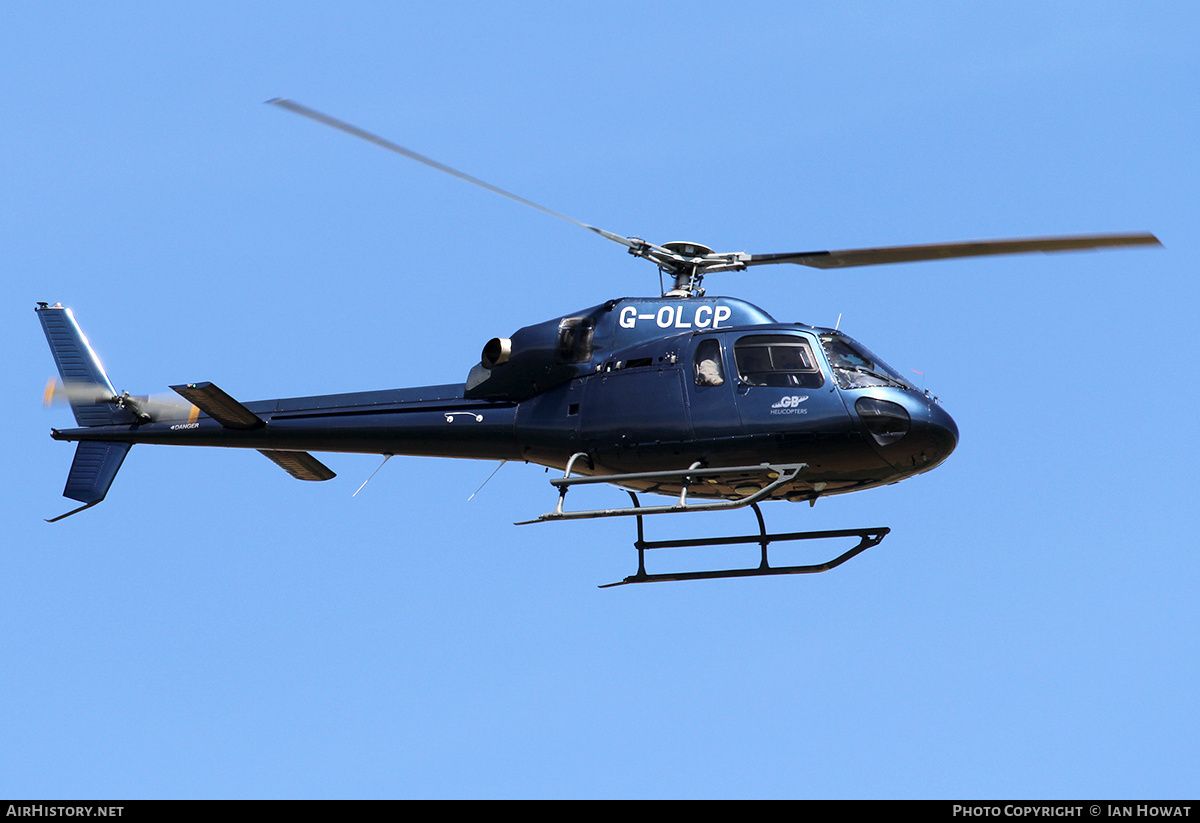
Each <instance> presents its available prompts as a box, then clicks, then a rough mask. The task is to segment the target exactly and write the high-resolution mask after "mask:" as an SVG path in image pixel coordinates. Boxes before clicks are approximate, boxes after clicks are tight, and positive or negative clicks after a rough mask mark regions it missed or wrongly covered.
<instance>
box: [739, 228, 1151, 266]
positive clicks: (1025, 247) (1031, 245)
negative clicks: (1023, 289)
mask: <svg viewBox="0 0 1200 823" xmlns="http://www.w3.org/2000/svg"><path fill="white" fill-rule="evenodd" d="M1161 245H1162V243H1161V242H1159V239H1158V238H1157V237H1155V236H1154V235H1153V234H1083V235H1070V236H1066V237H1033V238H1027V239H1023V240H971V241H967V242H963V243H931V244H928V245H922V246H885V247H883V248H878V249H845V250H843V251H808V252H794V253H790V254H752V255H749V259H748V260H746V261H745V263H746V265H747V266H763V265H768V264H771V263H795V264H796V265H798V266H811V267H812V268H815V269H840V268H849V267H851V266H879V265H883V264H885V263H915V262H917V261H920V260H945V259H949V258H954V257H983V256H985V255H992V254H1025V253H1028V252H1035V251H1040V252H1056V251H1078V250H1081V249H1099V248H1105V247H1110V246H1161Z"/></svg>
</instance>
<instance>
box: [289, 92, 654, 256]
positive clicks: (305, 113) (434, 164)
mask: <svg viewBox="0 0 1200 823" xmlns="http://www.w3.org/2000/svg"><path fill="white" fill-rule="evenodd" d="M267 102H268V103H269V104H271V105H273V106H279V107H280V108H282V109H287V110H288V111H290V112H292V113H294V114H299V115H300V116H302V117H307V118H308V119H309V120H316V121H317V122H318V123H324V124H325V125H326V126H330V127H331V128H335V129H337V130H338V131H344V132H346V133H347V134H351V135H354V136H355V137H358V138H360V139H362V140H366V141H367V142H368V143H374V144H375V145H376V146H379V147H380V148H384V149H387V150H388V151H391V152H395V153H396V154H400V155H403V156H404V157H407V158H409V159H410V160H416V161H417V162H418V163H424V164H425V165H426V166H429V167H430V168H434V169H437V170H438V171H442V172H445V173H446V174H449V175H452V176H454V177H457V178H458V179H459V180H465V181H467V182H468V183H473V184H475V185H476V186H479V187H480V188H484V189H487V190H488V191H490V192H494V193H496V194H499V195H502V196H504V197H507V198H508V199H509V200H515V201H517V202H518V203H521V204H523V205H526V206H530V207H532V208H535V209H537V210H538V211H540V212H544V213H545V214H548V215H550V216H551V217H557V218H558V219H559V220H566V221H567V222H568V223H571V224H572V225H575V226H579V227H580V228H583V229H587V230H588V231H591V232H595V233H596V234H598V235H600V236H601V237H604V238H606V239H608V240H612V241H613V242H614V243H620V244H621V245H622V246H625V247H626V248H629V249H638V248H643V247H647V246H649V247H650V248H654V249H657V248H658V247H657V246H653V245H652V244H650V243H646V242H645V241H643V240H639V239H636V238H630V237H622V236H621V235H619V234H613V233H612V232H610V231H605V230H604V229H601V228H597V227H596V226H589V225H588V224H587V223H582V222H580V221H579V220H576V219H575V218H573V217H568V216H567V215H565V214H561V213H559V212H556V211H554V210H553V209H548V208H546V207H545V206H542V205H539V204H537V203H535V202H533V201H532V200H526V199H525V198H524V197H521V196H520V195H518V194H513V193H512V192H510V191H505V190H504V189H502V188H500V187H499V186H493V185H492V184H491V183H488V182H485V181H483V180H480V179H479V178H478V177H472V176H471V175H469V174H467V173H466V172H461V171H459V170H458V169H455V168H451V167H450V166H447V165H446V164H445V163H439V162H438V161H436V160H434V159H432V158H430V157H426V156H425V155H423V154H417V153H416V152H415V151H413V150H412V149H406V148H404V146H401V145H397V144H396V143H393V142H392V141H390V140H385V139H384V138H382V137H380V136H379V135H377V134H372V133H371V132H369V131H366V130H364V129H360V128H359V127H358V126H352V125H351V124H349V123H346V122H343V121H341V120H338V119H337V118H335V117H330V116H329V115H328V114H322V113H321V112H319V111H316V110H314V109H310V108H309V107H308V106H304V105H301V104H300V103H297V102H295V101H294V100H287V99H284V98H282V97H276V98H274V99H272V100H268V101H267Z"/></svg>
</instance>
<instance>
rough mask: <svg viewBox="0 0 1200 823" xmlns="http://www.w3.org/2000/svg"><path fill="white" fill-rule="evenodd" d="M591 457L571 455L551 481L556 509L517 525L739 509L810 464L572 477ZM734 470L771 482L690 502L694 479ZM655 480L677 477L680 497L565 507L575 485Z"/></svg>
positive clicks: (696, 465) (789, 480)
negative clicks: (663, 502) (655, 502)
mask: <svg viewBox="0 0 1200 823" xmlns="http://www.w3.org/2000/svg"><path fill="white" fill-rule="evenodd" d="M580 458H582V459H584V460H588V462H589V463H590V462H591V461H590V460H589V459H588V457H587V455H586V454H584V453H582V452H580V453H577V454H574V455H572V456H571V459H570V460H569V461H567V469H566V471H565V472H564V474H563V476H562V477H560V478H556V479H554V480H551V481H550V483H551V484H552V485H554V486H555V487H557V488H558V505H557V506H556V507H555V509H554V511H552V512H547V513H546V514H543V515H541V516H539V517H538V518H537V519H536V520H523V521H521V522H519V523H517V524H516V525H518V526H525V525H529V524H530V523H544V522H547V521H550V520H588V519H592V518H596V517H638V518H641V517H642V516H643V515H647V514H677V513H681V512H696V511H720V510H723V509H740V508H742V507H743V506H750V505H753V504H755V503H756V502H757V501H759V500H762V499H763V498H764V497H766V496H768V495H769V494H771V493H772V492H774V491H775V490H776V489H778V488H780V487H782V486H786V485H787V484H789V483H792V482H794V481H796V480H797V479H798V476H799V474H800V472H801V471H803V470H804V469H806V468H808V464H807V463H781V464H778V465H773V464H770V463H761V464H759V465H757V466H726V467H723V468H715V469H703V468H700V464H699V463H693V464H692V465H691V466H690V467H689V468H687V469H674V470H669V471H656V472H634V473H632V474H606V475H595V476H589V477H571V472H572V471H573V469H574V467H575V462H576V460H578V459H580ZM732 474H748V475H760V476H763V477H765V478H766V479H767V480H768V481H769V482H767V483H766V484H764V485H763V487H762V488H760V489H759V490H758V491H755V492H753V493H751V494H748V495H746V496H744V497H737V498H734V499H732V500H714V501H706V502H703V503H689V502H688V499H687V496H688V487H689V486H690V485H691V483H692V481H694V480H696V479H703V478H706V477H720V476H725V475H732ZM654 480H678V481H680V483H681V484H682V489H681V490H680V493H679V500H678V501H677V502H676V503H674V504H673V505H669V506H638V505H637V504H636V499H637V498H634V500H635V504H634V506H633V507H632V508H620V509H592V510H590V511H579V512H567V511H563V503H564V501H565V500H566V497H567V492H568V491H569V490H570V489H571V487H572V486H583V485H592V484H597V483H610V484H614V485H618V486H619V485H622V484H627V483H638V482H645V481H654ZM631 494H632V492H631Z"/></svg>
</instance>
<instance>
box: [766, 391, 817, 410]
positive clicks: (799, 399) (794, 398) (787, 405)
mask: <svg viewBox="0 0 1200 823" xmlns="http://www.w3.org/2000/svg"><path fill="white" fill-rule="evenodd" d="M807 399H808V395H807V394H791V395H788V396H787V397H784V398H781V399H780V401H779V402H778V403H773V404H772V405H771V414H808V409H805V408H801V407H800V404H801V403H803V402H804V401H805V400H807Z"/></svg>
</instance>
